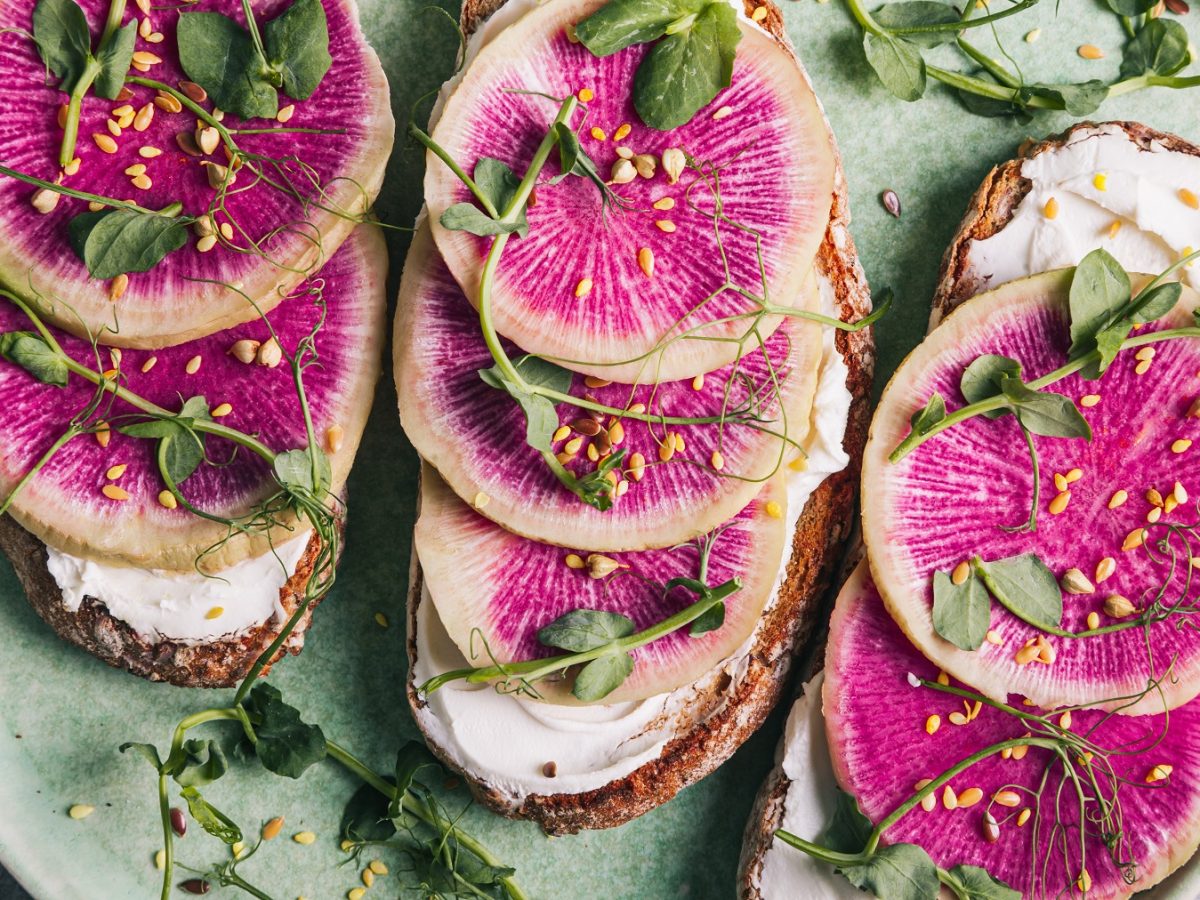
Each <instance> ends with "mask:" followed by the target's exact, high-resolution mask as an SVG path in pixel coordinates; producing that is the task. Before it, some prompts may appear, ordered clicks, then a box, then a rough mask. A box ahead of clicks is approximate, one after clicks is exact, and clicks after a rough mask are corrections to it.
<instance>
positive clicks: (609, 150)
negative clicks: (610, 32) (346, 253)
mask: <svg viewBox="0 0 1200 900" xmlns="http://www.w3.org/2000/svg"><path fill="white" fill-rule="evenodd" d="M602 3H603V0H563V2H556V3H551V4H545V5H543V6H540V7H538V8H536V9H532V10H530V11H529V12H528V13H526V14H525V15H524V16H523V17H522V18H521V19H520V21H519V22H516V23H515V24H513V25H511V26H509V27H508V28H506V29H505V30H504V32H503V33H501V34H500V35H499V36H498V37H497V38H496V39H495V40H493V41H492V42H491V43H489V44H488V45H487V46H486V47H485V48H484V49H483V50H482V51H481V52H480V53H479V55H478V56H477V57H476V58H475V59H474V60H473V61H472V62H471V64H470V65H469V66H468V68H467V71H466V74H465V75H464V77H463V80H462V83H461V84H460V85H459V87H458V88H457V89H456V90H455V92H454V93H453V94H452V95H451V97H450V99H449V101H448V102H447V104H446V107H445V111H444V112H443V114H442V116H441V118H440V119H439V120H438V125H437V127H436V129H435V130H434V133H433V137H434V140H436V141H437V142H438V143H439V144H441V146H442V147H444V148H445V149H446V150H447V151H448V152H449V153H450V155H451V156H452V157H453V158H454V159H455V160H457V161H458V162H459V163H460V164H461V165H462V166H463V167H464V168H465V169H466V170H467V171H468V172H470V171H472V170H473V168H474V166H475V164H476V162H477V160H479V159H480V158H481V157H485V156H487V157H492V158H496V159H500V160H501V161H503V162H505V163H507V164H508V165H509V166H510V167H511V168H512V169H513V171H514V172H515V173H517V175H518V176H520V175H522V174H523V173H524V172H525V170H526V168H527V166H528V164H529V162H530V159H531V158H532V156H533V153H534V149H535V147H536V146H537V145H538V143H539V142H540V141H541V139H542V137H543V136H544V135H545V133H546V130H547V127H548V126H549V124H550V122H551V121H552V120H553V118H554V115H555V112H556V108H557V107H556V104H555V103H554V102H553V101H548V100H546V99H544V98H542V97H536V96H531V95H529V94H521V93H513V91H518V90H524V91H537V92H542V93H545V94H550V95H552V96H557V97H562V96H568V95H571V94H576V93H578V92H580V91H591V92H592V93H593V94H594V98H593V99H591V100H588V101H587V103H586V104H585V106H586V118H585V115H584V113H579V114H577V115H576V116H575V118H574V120H573V122H572V125H573V127H577V128H578V129H579V131H580V139H581V142H582V146H583V149H584V150H585V151H586V152H587V153H588V154H589V155H590V156H591V157H592V159H593V160H594V161H595V163H596V166H597V168H598V169H599V171H600V173H601V175H602V176H603V177H605V178H606V179H607V178H608V177H609V175H610V172H611V169H612V166H613V164H614V163H615V162H616V161H617V160H618V159H619V157H618V156H617V152H616V151H617V148H618V147H626V148H628V149H629V150H631V151H633V152H634V153H638V154H649V155H651V156H653V157H654V159H655V162H656V163H657V168H656V171H655V174H654V176H653V177H652V178H643V177H640V176H639V177H637V178H636V179H635V180H634V181H632V182H630V183H626V184H614V185H613V186H612V187H613V190H615V191H616V192H617V194H618V195H619V196H620V197H621V198H623V199H624V201H626V203H627V205H628V206H629V208H628V209H609V210H607V211H604V210H602V208H601V196H600V193H599V191H598V190H597V188H596V186H595V185H594V184H593V183H592V182H590V181H589V180H587V179H585V178H577V177H570V178H566V179H564V180H563V181H561V182H559V183H558V184H551V183H550V179H551V178H553V177H554V176H556V175H557V174H558V168H557V165H558V160H557V157H556V156H554V157H552V159H551V161H550V163H549V164H548V165H547V166H546V168H545V169H543V171H542V175H541V177H540V179H539V184H538V187H537V202H536V205H534V206H533V207H532V208H531V209H530V210H529V211H528V218H529V234H528V236H526V237H523V238H520V239H513V240H510V241H509V243H508V246H507V248H506V249H505V251H504V255H503V258H502V259H501V262H500V266H499V269H498V272H497V276H496V281H495V290H494V296H495V299H494V307H495V319H496V326H497V329H498V330H499V332H500V333H501V334H503V335H505V336H506V337H508V338H511V339H512V340H513V341H515V342H516V343H517V344H519V345H520V346H521V347H523V348H524V349H526V350H527V351H529V352H530V353H534V354H537V355H539V356H546V357H553V358H556V359H558V360H560V361H562V362H563V364H564V365H566V366H568V367H569V368H573V369H576V370H578V371H581V372H586V373H590V374H594V375H599V376H601V377H604V378H607V379H611V380H613V381H622V382H631V381H634V380H635V379H636V378H637V376H638V373H639V371H640V370H641V369H642V366H643V362H642V361H641V358H642V357H643V356H644V355H645V354H648V353H651V351H653V350H655V349H656V348H658V347H659V345H660V342H662V341H663V340H664V338H668V337H671V336H677V335H679V334H681V333H682V332H685V331H689V330H693V329H699V331H694V332H693V337H704V338H721V337H725V338H728V337H730V336H737V335H741V334H742V333H744V332H745V330H746V327H747V324H748V322H749V319H748V318H745V316H746V315H747V314H749V313H752V312H755V311H756V310H757V307H756V306H755V305H754V303H753V302H751V301H748V300H747V299H746V298H744V297H742V296H740V295H739V294H736V293H734V292H732V291H725V292H723V293H719V294H717V295H716V296H715V297H714V298H713V299H712V300H711V301H709V302H707V303H705V302H704V301H705V299H706V298H707V297H709V295H710V294H712V293H713V292H715V291H717V290H718V288H720V287H721V285H722V282H723V279H724V278H725V273H724V272H723V270H722V261H721V252H720V247H721V246H723V247H724V250H725V254H726V258H727V260H728V264H729V277H730V281H731V282H732V283H733V284H735V285H737V286H740V287H742V288H745V289H747V290H749V291H751V292H752V293H753V294H755V295H758V296H760V297H761V296H762V294H763V286H762V277H761V273H760V270H759V257H758V254H757V252H756V245H755V238H754V234H753V233H752V232H751V231H747V230H741V229H738V228H737V227H736V226H734V225H733V224H732V223H729V222H726V223H724V224H722V225H721V226H720V233H721V240H720V242H718V238H717V232H716V229H715V228H714V219H713V210H714V197H713V192H712V190H711V189H710V187H709V186H708V185H706V184H705V183H704V181H702V180H700V179H698V176H697V172H696V170H695V169H688V170H687V171H686V172H685V173H684V174H683V176H682V177H681V178H680V179H679V181H678V183H676V184H671V183H670V182H669V180H668V178H667V175H666V174H665V173H664V167H663V165H662V164H661V155H662V153H663V151H664V150H667V149H668V148H680V149H683V150H685V151H686V152H687V153H689V154H690V155H691V156H692V157H694V158H695V159H696V160H698V161H702V162H703V163H705V164H707V165H708V167H709V168H711V166H716V167H718V168H719V181H720V191H719V193H720V197H721V200H722V203H723V213H724V215H725V216H727V217H728V218H729V219H730V220H732V221H733V223H737V224H738V225H742V226H746V227H747V228H749V229H753V230H756V231H757V232H758V234H759V235H760V236H761V251H762V265H763V267H764V268H765V271H766V280H767V290H768V293H769V296H770V298H771V301H772V302H773V303H776V304H780V305H790V304H791V303H792V302H793V301H794V300H795V298H797V297H798V296H799V295H800V286H801V284H802V281H803V279H804V277H805V275H806V273H807V272H808V271H809V269H810V268H811V266H812V261H813V258H814V255H815V254H816V251H817V247H818V246H819V245H820V242H821V238H822V235H823V234H824V231H825V226H826V224H827V222H828V218H829V209H830V204H831V202H832V193H833V173H834V151H833V144H832V139H831V136H830V134H829V131H828V127H827V126H826V124H825V121H824V118H823V115H822V113H821V109H820V106H819V104H818V103H817V100H816V97H815V96H814V95H813V93H812V89H811V87H810V85H809V83H808V80H807V77H806V76H805V74H804V72H803V70H802V69H801V68H800V66H799V64H798V63H797V62H796V59H795V58H794V56H793V55H792V54H791V52H790V51H789V50H787V49H786V48H784V47H783V46H782V45H781V44H780V43H779V42H777V41H776V40H775V39H774V38H773V37H771V36H770V35H768V34H767V33H766V32H764V31H763V30H761V29H760V28H758V27H756V26H753V25H750V24H748V23H746V22H744V21H743V22H742V24H741V28H742V40H741V43H740V44H739V45H738V48H737V57H736V59H735V62H734V67H733V82H732V85H731V86H730V87H729V88H727V89H726V90H724V91H722V92H721V93H720V94H718V96H717V98H716V99H715V100H714V101H713V102H712V104H711V106H709V107H706V108H705V109H703V110H701V111H700V112H699V113H698V114H697V115H696V117H695V118H694V119H693V120H692V121H691V122H689V123H688V124H686V125H684V126H682V127H680V128H676V129H674V130H672V131H667V132H662V131H656V130H654V129H652V128H649V127H647V126H645V125H644V124H642V122H641V120H640V119H639V118H638V116H637V113H636V112H635V111H634V108H633V102H632V99H631V91H632V84H633V77H634V72H635V70H636V69H637V66H638V64H639V63H640V62H641V60H642V58H643V57H644V56H645V53H646V51H647V47H646V46H644V45H643V46H638V47H632V48H629V49H627V50H623V51H621V52H619V53H616V54H614V55H612V56H609V57H606V58H603V59H598V58H596V57H594V56H592V55H591V53H590V52H589V51H588V50H587V49H586V48H585V47H584V46H583V45H582V44H578V43H572V42H571V41H570V40H569V39H568V37H567V28H568V26H571V25H573V24H575V23H577V22H579V21H581V20H583V19H584V18H586V17H587V16H588V15H590V14H591V13H592V12H594V11H595V10H596V9H598V8H599V7H600V6H601V5H602ZM583 96H585V97H586V96H588V94H587V93H584V94H583ZM593 129H595V131H593ZM619 133H620V134H621V135H622V136H621V137H620V138H619V139H618V137H617V135H618V134H619ZM425 197H426V200H427V202H428V204H429V211H430V221H431V222H432V223H433V228H434V237H435V239H436V240H437V244H438V248H439V249H440V250H441V252H442V254H443V256H444V257H445V258H446V262H447V264H448V265H449V267H450V271H451V272H453V273H454V276H455V277H456V278H457V279H458V281H459V282H460V283H461V284H462V285H463V288H464V290H465V291H466V293H467V296H468V297H470V298H471V301H472V302H473V303H475V302H477V300H478V297H477V292H478V286H479V278H480V273H481V270H482V266H483V260H484V257H485V255H486V253H487V251H488V248H489V247H490V246H491V240H490V239H484V238H478V237H475V236H473V235H470V234H467V233H466V232H461V231H447V230H446V229H445V228H443V227H442V226H441V224H440V217H441V215H442V213H443V212H444V211H445V210H446V209H447V208H448V207H450V206H451V205H452V204H454V203H460V202H467V201H470V199H471V196H470V194H469V192H468V191H467V189H466V188H465V187H464V186H463V185H462V183H461V182H460V181H459V180H458V179H457V178H456V177H455V175H454V174H453V173H452V172H451V171H450V169H449V168H448V167H447V166H446V165H445V164H444V163H443V162H441V161H440V160H439V159H437V158H436V157H435V156H434V155H432V154H430V155H429V157H428V168H427V173H426V177H425ZM664 200H665V201H669V202H673V204H674V205H673V207H672V208H670V209H665V210H664V209H662V208H661V207H659V208H656V207H655V206H654V205H653V204H655V203H656V202H659V201H664ZM664 205H665V204H664ZM657 222H665V223H666V224H665V225H663V226H659V225H657V224H656V223H657ZM663 228H671V229H673V230H671V231H669V232H668V231H664V230H662V229H663ZM643 251H646V252H648V253H649V254H650V255H652V257H653V274H652V275H649V276H648V275H647V274H646V272H645V271H644V270H643V267H642V264H640V263H639V255H642V257H643V261H644V260H645V258H646V255H645V253H644V252H643ZM585 279H586V280H587V283H588V284H590V288H586V289H585V288H584V287H582V286H581V285H584V284H585ZM730 316H735V317H737V316H742V317H743V318H740V319H737V320H736V321H733V322H724V323H717V320H720V319H724V318H726V317H730ZM778 324H779V320H778V318H771V319H767V320H765V321H764V322H763V323H762V326H763V333H764V334H766V333H769V332H770V331H771V330H772V329H773V328H775V327H777V326H778ZM656 357H657V358H656V360H654V361H653V365H661V368H660V369H659V374H660V377H661V378H662V379H664V380H679V379H684V378H690V377H692V376H694V375H697V374H700V373H704V372H711V371H713V370H715V369H719V368H721V367H722V366H724V365H726V364H728V363H729V362H730V361H731V360H733V359H734V357H735V350H734V349H732V348H731V347H730V345H729V344H727V343H723V342H721V341H713V340H694V339H692V340H682V341H675V342H673V343H672V344H671V345H670V349H669V350H668V351H667V352H665V353H662V354H656Z"/></svg>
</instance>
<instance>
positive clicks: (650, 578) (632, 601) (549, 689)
mask: <svg viewBox="0 0 1200 900" xmlns="http://www.w3.org/2000/svg"><path fill="white" fill-rule="evenodd" d="M768 501H773V502H775V503H777V504H779V507H778V509H776V508H775V507H772V512H779V513H780V515H778V516H774V515H771V513H769V512H767V510H766V508H765V507H766V504H767V502H768ZM786 502H787V498H786V493H785V492H784V490H783V489H782V485H781V484H779V482H778V480H776V481H773V482H771V483H770V484H769V485H767V486H766V487H764V488H763V491H762V493H761V494H760V496H759V498H758V499H757V500H755V502H754V503H752V504H751V505H750V506H748V507H747V508H746V509H744V510H743V511H742V512H741V513H739V514H738V515H737V517H736V518H734V519H733V520H732V521H731V522H730V523H729V524H728V525H727V526H726V527H725V528H724V530H723V531H722V532H721V533H720V536H719V537H718V538H717V539H716V545H715V548H714V550H713V552H712V555H711V557H710V560H709V570H708V584H709V586H711V587H715V586H717V585H719V584H721V583H723V582H725V581H727V580H728V579H730V578H734V577H738V578H741V580H742V588H741V590H739V591H737V592H736V593H734V594H733V595H732V596H730V597H729V599H728V600H727V601H726V613H725V623H724V625H722V626H721V627H720V628H718V629H717V630H715V631H710V632H708V633H707V634H704V635H702V636H699V637H690V636H689V635H688V630H687V628H683V629H681V630H679V631H676V632H673V633H671V634H669V635H667V636H664V637H662V638H660V639H659V640H657V641H654V642H653V643H650V644H647V645H645V646H644V647H641V648H639V649H637V650H634V651H633V656H634V667H633V673H632V674H631V675H630V676H629V678H628V679H626V681H625V683H624V684H622V685H621V687H619V688H617V690H616V691H615V692H613V693H612V694H609V695H608V696H607V697H605V698H604V700H603V701H602V702H604V703H618V702H621V701H625V700H640V699H643V698H646V697H650V696H654V695H655V694H662V693H666V692H667V691H671V690H674V689H675V688H677V687H680V686H682V685H687V684H691V683H692V682H693V681H695V680H696V679H697V678H699V677H700V676H701V675H703V674H704V673H705V672H707V671H709V670H710V669H712V668H713V666H715V665H717V664H718V663H720V662H721V661H722V660H724V659H726V658H727V657H729V656H730V655H731V654H733V653H734V652H735V651H736V650H737V648H738V647H740V646H741V645H742V644H743V643H744V642H745V640H746V639H747V638H748V637H749V636H750V634H751V633H752V632H753V631H754V626H755V623H756V622H757V621H758V617H759V614H760V613H761V612H762V609H763V606H764V605H765V604H766V602H767V599H768V597H769V596H770V594H771V591H772V589H773V587H774V584H775V579H776V575H777V574H778V572H779V566H780V560H781V558H782V555H783V548H784V539H785V531H786V528H785V525H784V518H783V514H784V512H785V509H784V506H785V504H786ZM414 541H415V547H416V553H417V558H418V559H419V560H420V562H421V571H422V573H423V576H424V578H425V585H426V587H427V588H428V590H429V595H430V597H432V598H433V603H434V606H435V607H436V608H437V611H438V615H439V616H440V617H441V620H442V623H443V624H444V625H445V627H446V631H447V633H448V634H449V635H450V638H451V639H452V640H453V641H454V643H455V644H456V645H458V648H459V649H460V650H461V651H462V653H463V655H464V656H466V658H467V659H468V660H471V664H472V665H475V666H487V665H491V662H490V661H489V659H488V658H487V650H485V649H484V647H485V646H486V647H487V648H489V649H490V651H491V654H492V656H494V657H495V658H496V660H498V661H501V662H516V661H520V660H527V659H538V658H541V657H544V656H551V655H554V654H556V653H559V652H561V651H557V650H552V649H551V648H549V647H546V646H544V645H542V644H541V643H539V642H538V639H537V632H538V629H539V628H542V627H544V626H546V625H549V624H550V623H551V622H553V621H554V620H555V619H557V618H558V617H559V616H561V615H563V614H565V613H567V612H570V611H572V610H575V609H598V610H605V611H608V612H616V613H620V614H622V615H625V616H628V617H629V618H630V619H632V620H633V621H634V623H635V624H636V625H637V628H638V630H639V631H640V630H642V629H645V628H647V627H649V626H651V625H655V624H657V623H658V622H661V621H662V620H663V619H666V618H667V617H668V616H671V615H673V614H674V613H676V612H678V611H679V610H681V609H683V608H684V607H686V606H690V605H691V604H692V603H694V602H695V601H696V599H697V598H696V596H695V595H694V594H691V593H689V592H688V591H685V590H682V589H678V588H677V589H675V590H673V591H671V592H670V593H669V594H667V595H666V596H664V595H663V591H662V588H661V587H660V585H662V584H665V583H666V582H668V581H670V580H671V579H672V578H677V577H682V578H696V577H697V561H698V558H699V551H698V549H697V548H696V547H695V546H694V545H688V546H685V547H681V548H678V549H673V550H647V551H643V552H641V553H626V554H618V555H616V556H614V557H612V558H613V559H615V560H616V561H617V562H619V563H621V564H622V566H623V568H621V569H619V570H617V572H616V573H615V574H613V575H610V576H608V577H607V578H604V579H596V578H592V577H591V576H590V575H589V574H588V571H587V570H586V569H573V568H571V567H569V566H568V565H567V563H566V559H567V555H568V554H567V551H565V550H563V549H562V548H560V547H554V546H551V545H549V544H541V543H537V542H535V541H530V540H527V539H525V538H521V537H518V536H517V535H515V534H512V533H511V532H508V531H505V530H504V529H503V528H500V527H499V526H497V525H496V524H494V523H493V522H490V521H489V520H487V519H485V518H484V517H483V516H480V515H479V514H478V513H476V512H475V511H473V510H472V509H471V508H470V507H468V506H467V505H466V504H465V503H463V502H462V501H461V500H459V499H458V498H457V497H456V496H455V495H454V493H453V492H452V491H451V490H450V489H449V488H447V487H446V485H445V483H444V482H443V481H442V480H441V479H440V478H438V477H437V475H436V473H434V472H433V471H432V470H430V469H428V468H426V469H425V471H424V473H423V475H422V478H421V515H420V518H419V519H418V520H417V527H416V532H415V537H414ZM574 552H575V553H576V554H578V555H579V556H580V557H581V558H586V557H587V556H588V555H589V553H588V551H587V550H586V549H582V548H581V549H577V550H575V551H574ZM535 687H536V688H537V690H538V692H539V693H541V694H542V695H543V696H544V697H545V699H547V700H548V701H550V702H555V703H572V702H578V701H574V700H572V698H571V696H570V693H569V691H570V683H569V682H557V683H556V682H553V681H541V682H538V683H537V684H536V685H535Z"/></svg>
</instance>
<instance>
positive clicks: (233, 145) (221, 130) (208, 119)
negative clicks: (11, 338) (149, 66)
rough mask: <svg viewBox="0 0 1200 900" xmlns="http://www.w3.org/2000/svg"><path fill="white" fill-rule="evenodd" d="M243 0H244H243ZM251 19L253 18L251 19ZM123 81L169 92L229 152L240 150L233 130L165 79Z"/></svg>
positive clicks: (130, 77) (137, 77)
mask: <svg viewBox="0 0 1200 900" xmlns="http://www.w3.org/2000/svg"><path fill="white" fill-rule="evenodd" d="M243 2H244V0H243ZM251 21H253V19H251ZM125 81H126V82H127V83H129V84H140V85H141V86H142V87H148V88H153V89H154V90H156V91H162V92H164V93H167V94H170V95H171V96H172V97H174V98H175V99H176V100H178V101H179V102H180V103H181V104H182V105H183V106H184V108H185V109H187V110H189V111H190V112H191V113H193V114H194V115H195V116H196V117H197V118H198V119H201V120H203V122H204V124H205V125H209V126H211V127H212V128H215V129H216V130H217V133H218V134H220V135H221V139H222V140H224V141H225V145H226V146H227V147H228V148H229V151H230V153H238V152H240V151H239V149H238V145H237V142H236V141H235V140H234V139H233V132H231V131H230V130H229V129H228V128H226V127H225V126H224V125H222V124H221V123H220V122H218V121H217V120H216V119H215V118H213V114H212V113H211V112H209V111H208V110H207V109H205V108H204V107H203V106H201V105H200V104H199V103H197V102H196V101H194V100H193V99H192V98H191V97H189V96H188V95H187V94H185V93H183V92H182V91H180V90H177V89H176V88H174V87H172V86H171V85H169V84H167V83H166V82H165V81H155V80H154V79H153V78H146V77H144V76H142V75H126V76H125Z"/></svg>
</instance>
